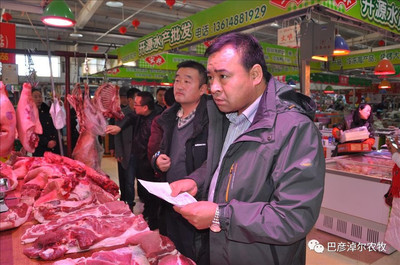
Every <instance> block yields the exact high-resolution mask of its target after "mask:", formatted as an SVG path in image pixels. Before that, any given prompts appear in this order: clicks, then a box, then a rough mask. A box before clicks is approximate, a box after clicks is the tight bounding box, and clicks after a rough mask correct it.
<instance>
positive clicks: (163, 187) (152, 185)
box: [139, 179, 197, 206]
mask: <svg viewBox="0 0 400 265" xmlns="http://www.w3.org/2000/svg"><path fill="white" fill-rule="evenodd" d="M139 182H140V183H141V184H142V185H143V187H145V188H146V189H147V190H148V191H149V192H150V193H151V194H154V195H156V196H157V197H160V198H161V199H163V200H166V201H167V202H169V203H171V204H173V205H177V206H184V205H186V204H189V203H192V202H196V201H197V200H196V199H195V198H193V196H192V195H190V194H189V193H187V192H184V193H181V194H179V195H178V196H176V197H172V196H171V192H172V191H171V187H170V186H169V184H168V182H151V181H145V180H142V179H139Z"/></svg>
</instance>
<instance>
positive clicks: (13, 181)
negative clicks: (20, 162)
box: [0, 161, 18, 191]
mask: <svg viewBox="0 0 400 265" xmlns="http://www.w3.org/2000/svg"><path fill="white" fill-rule="evenodd" d="M0 178H6V179H8V191H11V190H14V189H15V188H16V187H17V186H18V179H17V176H16V175H15V174H14V171H13V169H12V167H11V166H9V165H7V164H6V163H3V162H1V161H0Z"/></svg>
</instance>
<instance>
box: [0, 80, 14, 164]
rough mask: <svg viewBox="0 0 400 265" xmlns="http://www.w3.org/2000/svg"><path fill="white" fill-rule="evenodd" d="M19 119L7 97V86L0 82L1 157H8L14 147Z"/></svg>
mask: <svg viewBox="0 0 400 265" xmlns="http://www.w3.org/2000/svg"><path fill="white" fill-rule="evenodd" d="M16 126H17V118H16V115H15V110H14V106H13V104H12V103H11V101H10V99H9V98H8V96H7V92H6V86H5V85H4V84H3V82H2V81H0V156H8V155H9V154H10V153H11V150H12V149H13V146H14V139H15V128H16Z"/></svg>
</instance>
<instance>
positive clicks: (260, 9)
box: [110, 0, 324, 63]
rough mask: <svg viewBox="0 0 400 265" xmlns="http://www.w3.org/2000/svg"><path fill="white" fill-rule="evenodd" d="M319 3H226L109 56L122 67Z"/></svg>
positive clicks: (233, 0)
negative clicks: (119, 62)
mask: <svg viewBox="0 0 400 265" xmlns="http://www.w3.org/2000/svg"><path fill="white" fill-rule="evenodd" d="M322 1H324V0H295V1H282V0H270V1H260V0H259V1H237V0H227V1H225V2H222V3H220V4H218V5H215V6H213V7H211V8H209V9H206V10H203V11H201V12H199V13H197V14H194V15H192V16H190V17H187V18H184V19H181V20H179V21H177V22H175V23H172V24H170V25H168V26H166V27H163V28H161V29H159V30H157V31H155V32H153V33H151V34H149V35H147V36H144V37H142V38H140V39H138V40H135V41H133V42H131V43H128V44H127V45H125V46H123V47H120V48H118V49H116V50H114V51H111V52H110V54H114V55H118V58H119V59H120V60H121V61H122V62H123V63H126V62H130V61H136V60H138V59H140V58H146V57H148V56H150V55H153V54H160V53H162V52H164V51H168V50H171V49H175V48H179V47H183V46H187V45H189V44H192V43H195V42H199V41H201V40H206V39H210V38H213V37H216V36H218V35H221V34H223V33H226V32H230V31H234V30H238V29H241V28H245V27H248V26H250V25H256V24H259V23H261V22H263V21H266V20H269V19H272V18H275V17H279V16H281V15H284V14H287V13H289V12H292V11H297V10H301V9H305V8H308V7H310V6H313V5H316V4H318V3H320V2H322Z"/></svg>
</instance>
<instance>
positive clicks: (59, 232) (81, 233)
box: [21, 209, 149, 260]
mask: <svg viewBox="0 0 400 265" xmlns="http://www.w3.org/2000/svg"><path fill="white" fill-rule="evenodd" d="M84 211H85V209H83V210H82V211H79V212H75V215H74V216H75V217H76V218H75V219H74V218H72V216H70V215H67V216H64V217H61V218H59V219H57V220H53V221H51V222H49V223H46V224H40V225H35V226H33V227H31V228H30V229H28V230H27V231H26V232H25V234H24V235H23V236H22V238H21V240H22V242H23V243H28V242H33V246H31V247H28V248H25V249H24V254H25V255H26V256H28V257H30V258H41V259H44V260H54V259H57V258H60V257H62V256H63V255H64V254H65V253H76V252H81V251H85V250H89V249H95V248H101V247H111V246H118V245H122V244H124V242H125V241H126V239H127V238H129V237H132V236H133V235H135V234H137V233H141V232H143V231H147V230H149V228H148V226H147V223H146V222H145V221H144V219H143V216H141V215H138V216H135V215H133V214H132V213H131V214H130V215H129V216H126V215H111V216H109V215H102V214H100V213H99V212H97V213H96V214H89V215H86V214H85V213H84Z"/></svg>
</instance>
